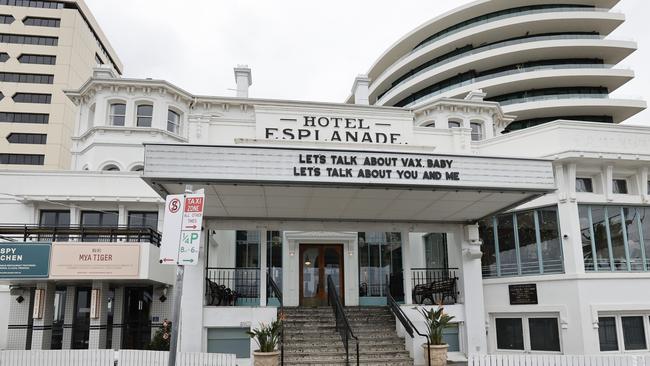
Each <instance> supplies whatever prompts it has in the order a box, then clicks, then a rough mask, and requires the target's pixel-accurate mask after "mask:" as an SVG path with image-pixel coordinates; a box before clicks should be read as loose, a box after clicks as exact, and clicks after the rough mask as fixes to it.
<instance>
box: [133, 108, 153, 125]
mask: <svg viewBox="0 0 650 366" xmlns="http://www.w3.org/2000/svg"><path fill="white" fill-rule="evenodd" d="M136 109H137V118H136V125H137V126H138V127H151V120H152V117H153V106H152V105H150V104H142V105H139V106H138V107H137V108H136Z"/></svg>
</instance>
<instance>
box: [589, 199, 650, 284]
mask: <svg viewBox="0 0 650 366" xmlns="http://www.w3.org/2000/svg"><path fill="white" fill-rule="evenodd" d="M578 213H579V215H580V233H581V239H582V254H583V258H584V262H585V270H586V271H594V272H596V271H617V272H621V271H622V272H630V271H648V270H649V267H650V264H649V263H648V262H649V260H650V258H648V256H649V255H650V207H635V206H602V205H579V207H578Z"/></svg>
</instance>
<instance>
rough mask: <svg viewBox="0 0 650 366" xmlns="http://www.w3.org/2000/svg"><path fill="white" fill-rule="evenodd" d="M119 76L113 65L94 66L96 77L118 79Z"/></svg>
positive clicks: (94, 75)
mask: <svg viewBox="0 0 650 366" xmlns="http://www.w3.org/2000/svg"><path fill="white" fill-rule="evenodd" d="M118 77H119V76H118V74H117V72H116V71H115V69H114V68H113V67H112V66H111V65H97V66H95V67H94V68H93V78H95V79H117V78H118Z"/></svg>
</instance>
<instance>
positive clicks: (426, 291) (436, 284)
mask: <svg viewBox="0 0 650 366" xmlns="http://www.w3.org/2000/svg"><path fill="white" fill-rule="evenodd" d="M412 295H413V301H415V302H416V303H417V304H424V300H426V299H429V300H431V304H432V305H433V304H436V301H435V300H434V296H435V295H440V296H442V299H441V303H442V304H444V303H445V299H446V298H447V297H450V298H452V299H453V300H454V303H456V299H457V293H456V278H455V277H453V278H447V279H441V280H435V281H432V282H430V283H423V284H419V285H416V286H415V287H414V288H413V292H412Z"/></svg>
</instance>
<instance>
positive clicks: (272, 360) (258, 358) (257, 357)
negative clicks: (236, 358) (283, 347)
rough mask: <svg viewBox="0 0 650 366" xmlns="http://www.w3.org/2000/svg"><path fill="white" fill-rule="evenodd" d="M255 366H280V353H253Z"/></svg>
mask: <svg viewBox="0 0 650 366" xmlns="http://www.w3.org/2000/svg"><path fill="white" fill-rule="evenodd" d="M253 360H254V361H253V365H254V366H278V365H280V351H275V352H258V351H253Z"/></svg>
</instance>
